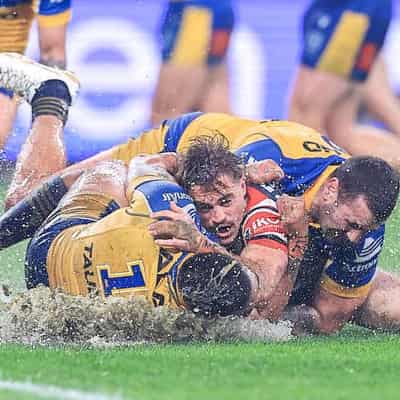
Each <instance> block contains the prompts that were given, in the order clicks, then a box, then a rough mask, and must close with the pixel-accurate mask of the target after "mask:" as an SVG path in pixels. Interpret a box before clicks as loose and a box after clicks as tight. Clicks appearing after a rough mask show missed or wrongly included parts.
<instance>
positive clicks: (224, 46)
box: [198, 2, 235, 113]
mask: <svg viewBox="0 0 400 400" xmlns="http://www.w3.org/2000/svg"><path fill="white" fill-rule="evenodd" d="M234 25H235V13H234V9H233V7H232V4H228V3H227V2H225V3H223V2H221V3H218V2H215V4H214V6H213V23H212V34H211V39H210V46H209V49H208V57H207V64H208V69H207V81H206V86H205V87H204V90H203V91H202V95H201V98H200V103H199V104H198V107H199V109H200V110H201V111H204V112H223V113H229V112H230V100H229V71H228V66H227V61H226V59H227V53H228V49H229V45H230V41H231V36H232V31H233V29H234Z"/></svg>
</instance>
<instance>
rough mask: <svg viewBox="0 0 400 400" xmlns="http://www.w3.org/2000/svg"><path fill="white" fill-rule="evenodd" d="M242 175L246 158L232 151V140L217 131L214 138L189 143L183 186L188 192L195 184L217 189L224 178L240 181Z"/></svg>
mask: <svg viewBox="0 0 400 400" xmlns="http://www.w3.org/2000/svg"><path fill="white" fill-rule="evenodd" d="M243 174H244V161H243V159H242V158H240V157H238V156H237V155H236V154H234V153H232V152H231V151H230V149H229V141H228V139H227V138H226V137H225V136H224V135H222V134H221V133H219V132H215V134H214V136H213V137H211V136H207V135H202V136H198V137H196V138H194V139H193V140H191V141H190V144H189V147H188V148H187V149H186V152H185V154H184V156H183V164H182V174H181V182H180V183H181V185H182V186H183V188H184V189H185V190H187V191H190V189H191V188H192V187H193V186H195V185H201V186H202V187H204V188H205V189H206V190H215V189H218V182H219V177H220V176H221V175H228V176H230V177H232V178H233V179H234V180H237V179H240V178H241V177H242V176H243Z"/></svg>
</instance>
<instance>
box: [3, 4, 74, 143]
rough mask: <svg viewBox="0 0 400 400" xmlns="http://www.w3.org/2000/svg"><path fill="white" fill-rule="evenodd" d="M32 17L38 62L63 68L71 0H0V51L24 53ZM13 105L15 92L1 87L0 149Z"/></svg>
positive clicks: (14, 107) (8, 127)
mask: <svg viewBox="0 0 400 400" xmlns="http://www.w3.org/2000/svg"><path fill="white" fill-rule="evenodd" d="M35 17H36V18H37V21H38V30H39V48H40V62H41V63H43V64H45V65H50V66H57V67H58V68H62V69H64V68H65V65H66V56H65V39H66V31H67V25H68V22H69V21H70V19H71V0H58V1H52V0H39V1H36V0H1V1H0V52H17V53H20V54H23V53H24V52H25V50H26V47H27V44H28V39H29V32H30V29H31V25H32V21H33V20H34V18H35ZM16 105H17V99H16V97H15V96H14V93H13V92H12V91H10V90H7V89H4V88H0V149H2V148H3V147H4V145H5V143H6V141H7V138H8V135H9V134H10V131H11V129H12V125H13V122H14V118H15V114H16V109H17V107H16Z"/></svg>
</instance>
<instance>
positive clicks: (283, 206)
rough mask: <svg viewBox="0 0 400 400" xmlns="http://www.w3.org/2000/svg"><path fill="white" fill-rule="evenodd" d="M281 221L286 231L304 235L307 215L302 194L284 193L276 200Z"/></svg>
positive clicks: (306, 231) (305, 233)
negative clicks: (290, 194) (296, 195)
mask: <svg viewBox="0 0 400 400" xmlns="http://www.w3.org/2000/svg"><path fill="white" fill-rule="evenodd" d="M277 207H278V210H279V213H280V215H281V221H282V223H283V226H284V227H285V229H286V231H287V233H289V234H292V235H301V236H303V235H304V236H305V235H307V233H308V215H307V212H306V207H305V202H304V196H298V197H292V196H288V195H286V194H284V195H283V196H281V197H280V198H279V199H278V200H277Z"/></svg>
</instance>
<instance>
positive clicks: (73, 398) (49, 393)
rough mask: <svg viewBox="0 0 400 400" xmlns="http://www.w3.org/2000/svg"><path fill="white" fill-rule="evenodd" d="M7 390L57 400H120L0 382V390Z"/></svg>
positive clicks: (120, 399) (33, 385)
mask: <svg viewBox="0 0 400 400" xmlns="http://www.w3.org/2000/svg"><path fill="white" fill-rule="evenodd" d="M1 389H7V390H11V391H15V392H24V393H29V394H33V395H38V396H41V397H42V398H43V397H45V398H50V399H57V400H122V397H121V396H106V395H104V394H100V393H90V392H83V391H82V392H81V391H79V390H75V389H63V388H60V387H56V386H47V385H37V384H35V383H31V382H14V381H3V380H0V390H1Z"/></svg>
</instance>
